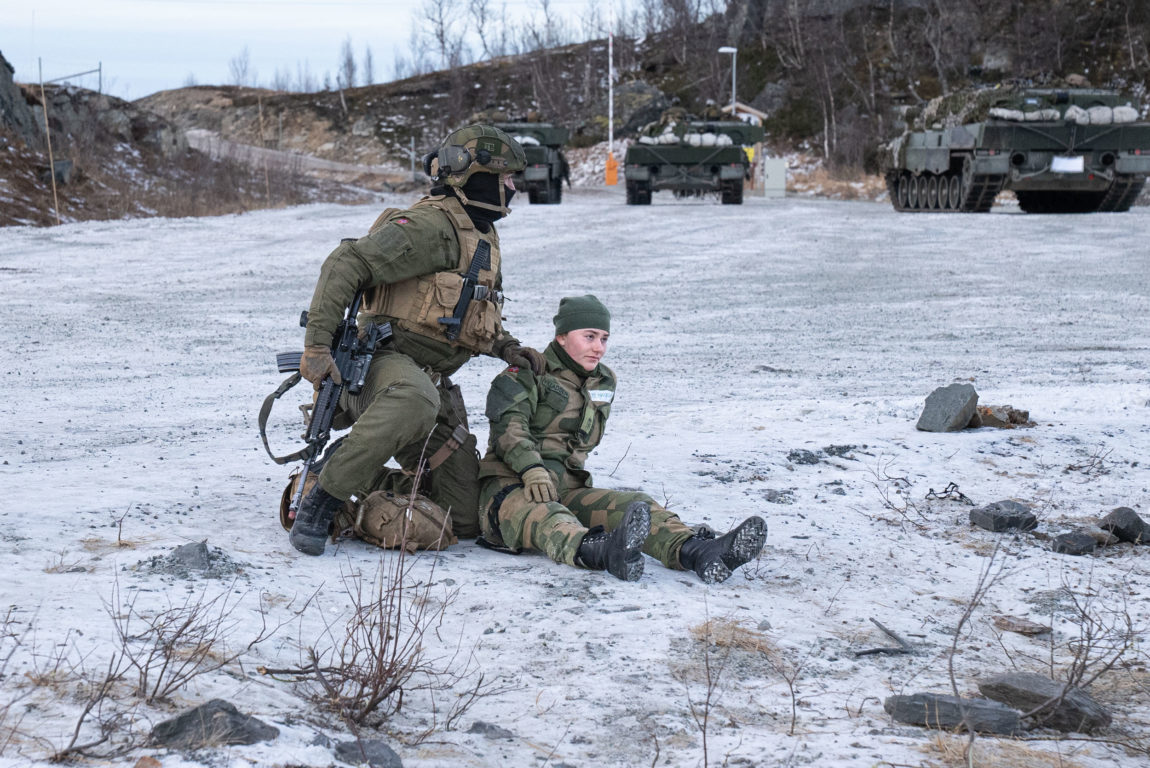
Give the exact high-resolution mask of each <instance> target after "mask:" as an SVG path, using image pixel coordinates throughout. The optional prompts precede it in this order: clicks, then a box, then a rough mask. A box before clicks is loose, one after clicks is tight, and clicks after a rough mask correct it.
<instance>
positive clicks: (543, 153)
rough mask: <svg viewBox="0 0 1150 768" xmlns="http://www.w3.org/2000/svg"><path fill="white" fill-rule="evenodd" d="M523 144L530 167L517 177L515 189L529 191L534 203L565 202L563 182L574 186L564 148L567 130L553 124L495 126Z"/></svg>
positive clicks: (515, 178) (506, 124)
mask: <svg viewBox="0 0 1150 768" xmlns="http://www.w3.org/2000/svg"><path fill="white" fill-rule="evenodd" d="M495 127H496V128H498V129H500V130H501V131H504V132H505V133H507V134H508V135H509V136H511V137H512V138H514V139H515V140H516V141H518V142H519V143H520V144H522V145H523V151H524V152H525V153H526V154H527V167H526V168H524V169H523V170H522V171H520V172H519V173H517V174H515V176H514V181H515V188H516V189H518V190H520V191H522V190H527V198H528V199H529V200H530V201H531V202H532V203H559V202H561V201H562V200H563V182H564V180H566V181H567V186H571V168H570V166H569V165H568V164H567V156H566V155H564V154H563V145H564V144H565V143H567V129H566V128H563V127H562V126H558V125H553V124H551V123H495Z"/></svg>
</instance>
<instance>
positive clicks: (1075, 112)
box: [1062, 104, 1090, 125]
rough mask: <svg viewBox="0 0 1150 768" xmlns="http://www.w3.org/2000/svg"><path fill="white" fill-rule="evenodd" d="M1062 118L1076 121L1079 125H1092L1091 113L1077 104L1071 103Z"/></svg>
mask: <svg viewBox="0 0 1150 768" xmlns="http://www.w3.org/2000/svg"><path fill="white" fill-rule="evenodd" d="M1062 119H1063V120H1065V121H1066V122H1068V123H1070V122H1074V123H1078V124H1079V125H1090V113H1089V112H1087V111H1086V110H1085V109H1083V108H1082V107H1080V106H1078V105H1077V104H1071V105H1070V106H1069V107H1067V108H1066V112H1065V114H1063V115H1062Z"/></svg>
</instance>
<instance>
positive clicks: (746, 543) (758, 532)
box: [722, 517, 767, 578]
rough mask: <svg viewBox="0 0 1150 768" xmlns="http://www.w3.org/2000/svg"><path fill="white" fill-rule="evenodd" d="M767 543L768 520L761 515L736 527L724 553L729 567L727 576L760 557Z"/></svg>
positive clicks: (723, 558) (724, 559) (724, 563)
mask: <svg viewBox="0 0 1150 768" xmlns="http://www.w3.org/2000/svg"><path fill="white" fill-rule="evenodd" d="M766 543H767V522H766V521H765V520H763V518H761V517H749V518H747V519H746V520H744V521H743V523H742V524H741V525H740V526H739V527H738V528H736V529H735V535H734V537H733V540H732V542H731V546H730V548H728V549H727V551H726V552H724V553H723V554H722V560H723V565H725V566H726V567H727V569H728V571H727V576H730V575H731V574H730V572H731V571H733V570H735V569H736V568H738V567H740V566H742V565H746V564H747V563H749V562H751V561H752V560H754V559H755V558H756V557H758V556H759V553H760V552H762V551H763V545H764V544H766ZM724 578H725V577H724Z"/></svg>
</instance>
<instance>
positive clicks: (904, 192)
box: [896, 173, 910, 211]
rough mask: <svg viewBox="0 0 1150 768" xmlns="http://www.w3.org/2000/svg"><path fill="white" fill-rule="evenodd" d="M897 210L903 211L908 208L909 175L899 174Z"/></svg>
mask: <svg viewBox="0 0 1150 768" xmlns="http://www.w3.org/2000/svg"><path fill="white" fill-rule="evenodd" d="M896 207H897V208H898V210H900V211H905V210H906V209H907V208H909V207H910V175H909V174H906V173H900V174H899V176H898V205H897V206H896Z"/></svg>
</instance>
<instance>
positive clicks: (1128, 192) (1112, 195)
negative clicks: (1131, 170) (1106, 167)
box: [1095, 176, 1146, 213]
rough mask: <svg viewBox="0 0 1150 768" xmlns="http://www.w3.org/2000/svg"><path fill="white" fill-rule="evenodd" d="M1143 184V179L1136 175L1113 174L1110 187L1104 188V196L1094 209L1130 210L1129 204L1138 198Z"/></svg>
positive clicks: (1144, 182) (1144, 181) (1120, 211)
mask: <svg viewBox="0 0 1150 768" xmlns="http://www.w3.org/2000/svg"><path fill="white" fill-rule="evenodd" d="M1145 184H1146V180H1145V179H1141V178H1138V177H1136V176H1115V177H1114V181H1112V182H1111V183H1110V188H1109V189H1108V190H1106V196H1105V197H1103V198H1102V202H1100V203H1099V204H1098V207H1097V208H1095V210H1096V211H1113V212H1115V213H1122V212H1125V211H1128V210H1130V206H1132V205H1133V204H1134V201H1135V200H1137V199H1138V195H1140V194H1142V187H1143V186H1145Z"/></svg>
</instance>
